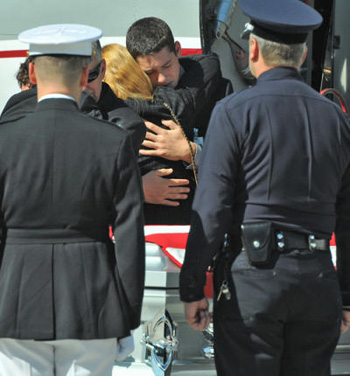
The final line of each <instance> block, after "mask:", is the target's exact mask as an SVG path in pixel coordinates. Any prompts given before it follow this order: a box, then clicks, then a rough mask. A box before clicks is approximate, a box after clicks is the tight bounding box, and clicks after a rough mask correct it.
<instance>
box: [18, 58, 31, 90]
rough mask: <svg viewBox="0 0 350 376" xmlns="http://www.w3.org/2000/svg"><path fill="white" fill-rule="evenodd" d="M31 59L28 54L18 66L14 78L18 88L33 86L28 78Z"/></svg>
mask: <svg viewBox="0 0 350 376" xmlns="http://www.w3.org/2000/svg"><path fill="white" fill-rule="evenodd" d="M32 61H33V59H32V57H31V56H28V57H27V58H26V59H25V61H24V62H23V63H21V64H20V66H19V69H18V71H17V73H16V79H17V82H18V85H19V87H20V88H22V86H28V87H29V88H30V87H32V86H33V84H32V83H31V82H30V79H29V63H30V62H32Z"/></svg>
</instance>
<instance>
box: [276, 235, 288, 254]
mask: <svg viewBox="0 0 350 376" xmlns="http://www.w3.org/2000/svg"><path fill="white" fill-rule="evenodd" d="M276 237H277V249H278V250H279V251H280V252H283V251H284V249H285V246H286V244H285V242H284V235H283V232H278V233H277V234H276Z"/></svg>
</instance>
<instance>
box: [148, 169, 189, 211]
mask: <svg viewBox="0 0 350 376" xmlns="http://www.w3.org/2000/svg"><path fill="white" fill-rule="evenodd" d="M172 173H173V170H172V169H171V168H168V169H165V168H163V169H160V170H155V171H150V172H148V173H147V174H146V175H144V176H142V185H143V193H144V196H145V202H147V203H148V204H158V205H167V206H179V205H180V203H179V202H178V201H172V200H186V198H187V197H188V195H187V193H188V192H189V191H190V189H189V188H188V187H184V185H188V184H189V183H190V182H189V180H187V179H165V178H163V176H167V175H170V174H172Z"/></svg>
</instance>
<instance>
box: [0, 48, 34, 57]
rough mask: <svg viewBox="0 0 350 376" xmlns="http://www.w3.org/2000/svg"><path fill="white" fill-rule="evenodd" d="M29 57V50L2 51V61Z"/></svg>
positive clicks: (0, 54)
mask: <svg viewBox="0 0 350 376" xmlns="http://www.w3.org/2000/svg"><path fill="white" fill-rule="evenodd" d="M27 56H28V51H27V50H11V51H0V59H1V58H9V57H27Z"/></svg>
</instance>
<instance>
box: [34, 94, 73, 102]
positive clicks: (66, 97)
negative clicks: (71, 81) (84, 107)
mask: <svg viewBox="0 0 350 376" xmlns="http://www.w3.org/2000/svg"><path fill="white" fill-rule="evenodd" d="M46 99H68V100H70V101H73V102H76V100H75V99H74V98H73V97H71V96H70V95H65V94H59V93H52V94H47V95H44V96H42V97H41V98H40V99H39V101H38V102H41V101H44V100H46Z"/></svg>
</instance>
